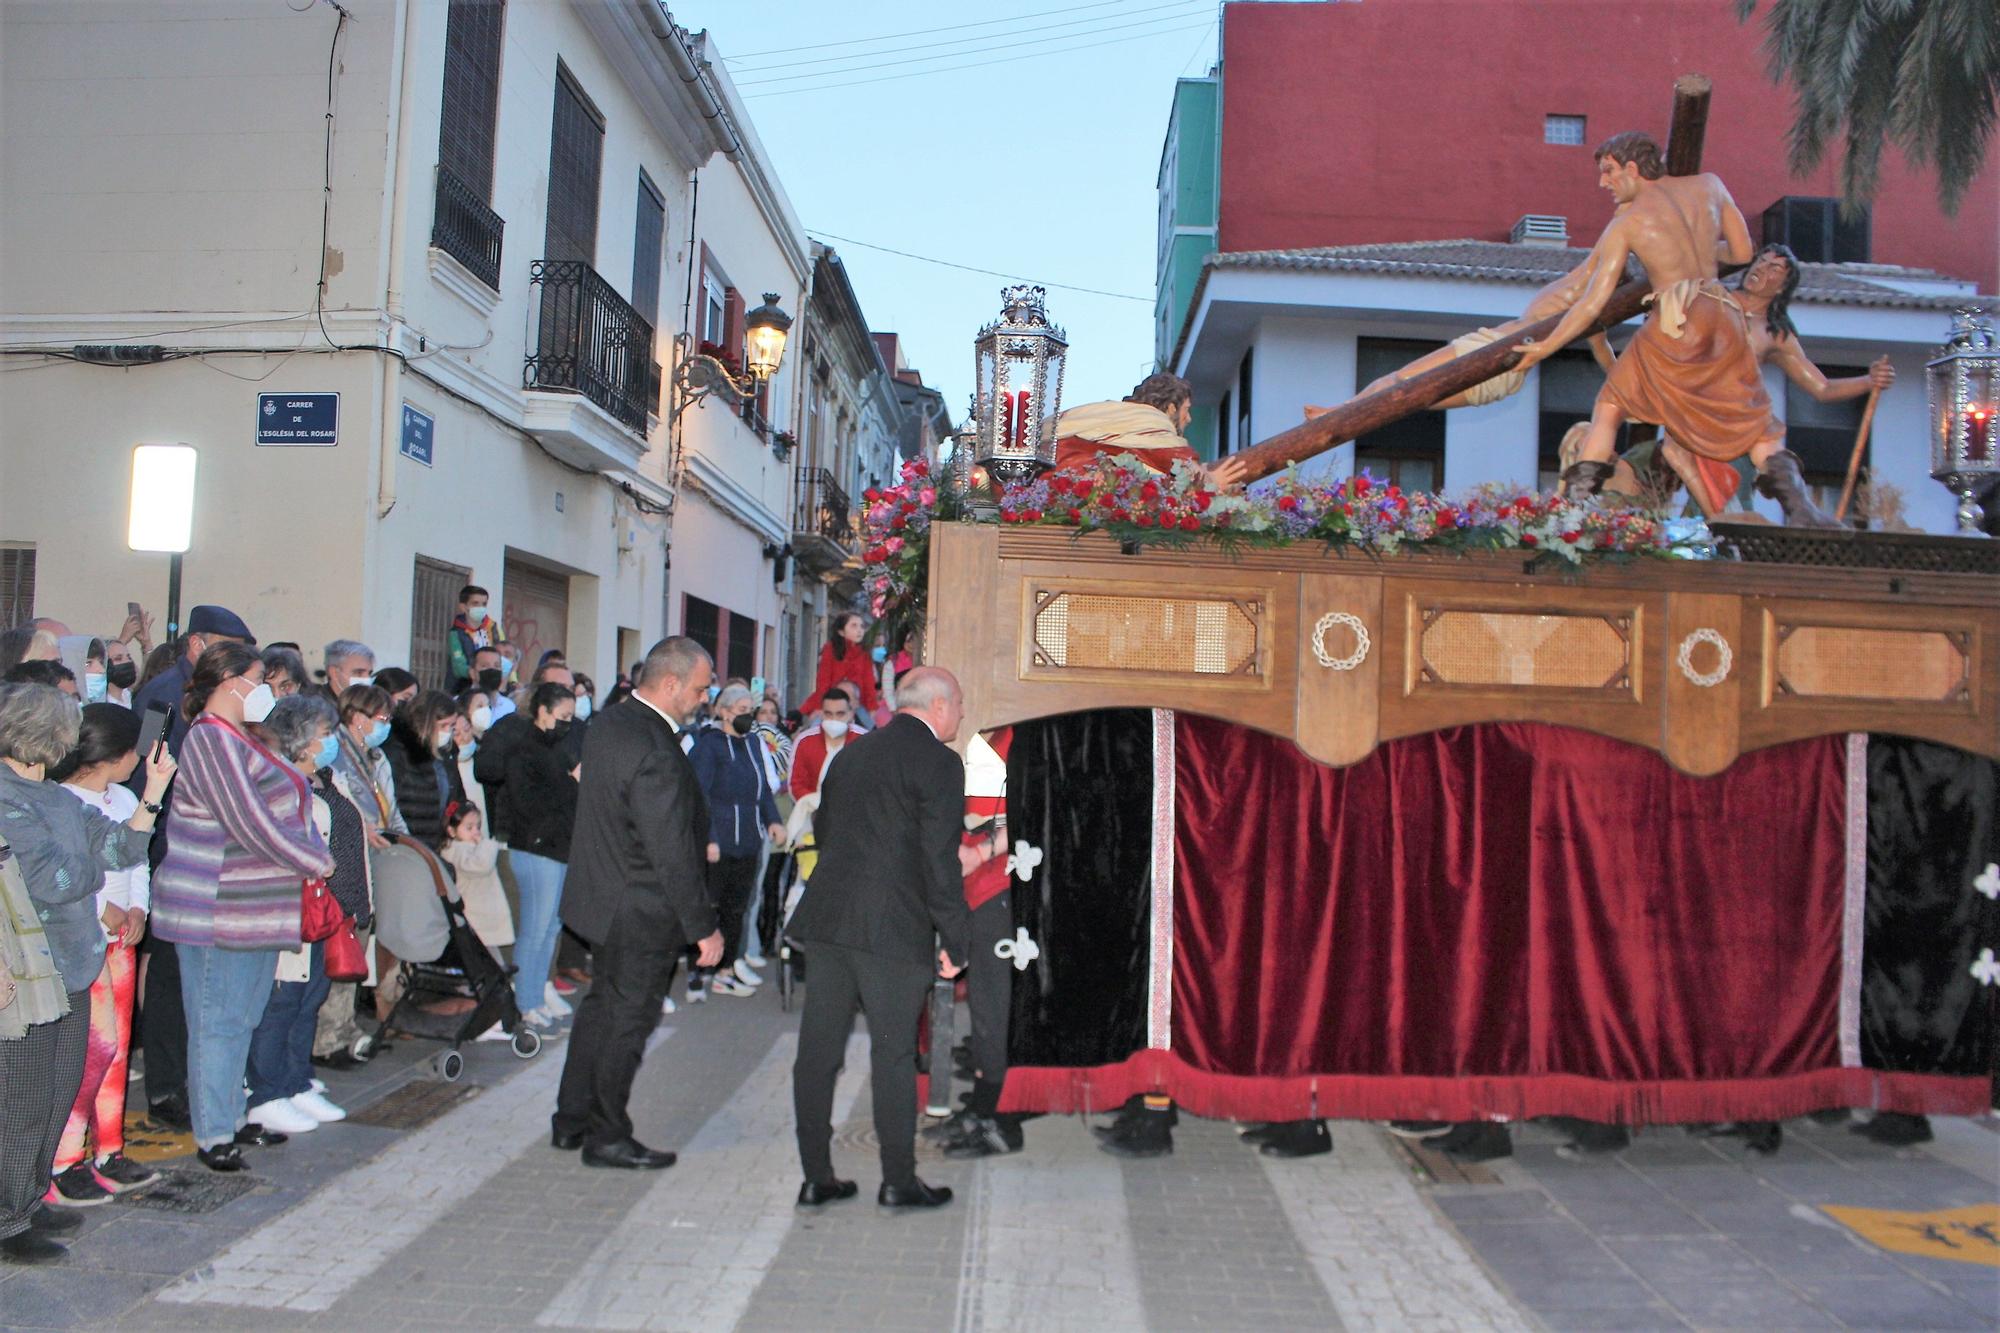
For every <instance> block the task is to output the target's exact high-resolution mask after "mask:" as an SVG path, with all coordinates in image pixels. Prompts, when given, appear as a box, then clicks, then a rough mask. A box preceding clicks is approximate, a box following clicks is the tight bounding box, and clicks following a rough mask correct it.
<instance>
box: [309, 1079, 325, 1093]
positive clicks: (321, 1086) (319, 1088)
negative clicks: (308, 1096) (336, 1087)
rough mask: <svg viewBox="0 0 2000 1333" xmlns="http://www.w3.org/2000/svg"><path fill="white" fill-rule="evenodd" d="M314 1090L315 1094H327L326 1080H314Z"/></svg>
mask: <svg viewBox="0 0 2000 1333" xmlns="http://www.w3.org/2000/svg"><path fill="white" fill-rule="evenodd" d="M312 1090H313V1091H314V1092H325V1091H326V1080H325V1079H323V1078H316V1079H314V1080H312Z"/></svg>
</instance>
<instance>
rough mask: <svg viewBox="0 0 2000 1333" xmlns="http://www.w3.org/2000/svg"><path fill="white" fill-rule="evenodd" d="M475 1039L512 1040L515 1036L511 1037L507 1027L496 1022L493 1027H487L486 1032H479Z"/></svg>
mask: <svg viewBox="0 0 2000 1333" xmlns="http://www.w3.org/2000/svg"><path fill="white" fill-rule="evenodd" d="M473 1040H474V1041H512V1040H513V1038H512V1037H509V1036H508V1035H507V1029H506V1028H503V1027H501V1026H500V1025H499V1024H498V1023H495V1024H494V1025H493V1026H492V1027H490V1028H488V1029H486V1031H484V1032H482V1033H480V1034H479V1035H478V1036H476V1037H474V1038H473Z"/></svg>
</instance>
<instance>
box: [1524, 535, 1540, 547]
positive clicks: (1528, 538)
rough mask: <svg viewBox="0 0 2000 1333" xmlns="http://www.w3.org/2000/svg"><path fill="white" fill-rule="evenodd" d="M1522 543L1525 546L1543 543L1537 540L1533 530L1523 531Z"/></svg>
mask: <svg viewBox="0 0 2000 1333" xmlns="http://www.w3.org/2000/svg"><path fill="white" fill-rule="evenodd" d="M1521 545H1523V546H1539V545H1541V543H1540V542H1538V541H1536V540H1535V534H1534V533H1532V532H1524V533H1522V534H1521Z"/></svg>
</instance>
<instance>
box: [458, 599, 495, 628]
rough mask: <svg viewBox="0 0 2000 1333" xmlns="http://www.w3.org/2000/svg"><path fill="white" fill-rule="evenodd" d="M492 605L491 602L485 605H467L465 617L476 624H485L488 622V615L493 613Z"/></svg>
mask: <svg viewBox="0 0 2000 1333" xmlns="http://www.w3.org/2000/svg"><path fill="white" fill-rule="evenodd" d="M492 605H493V604H492V603H491V602H489V603H487V604H486V605H485V606H473V607H467V608H466V612H465V618H466V619H467V620H469V621H471V622H472V623H473V624H475V625H483V624H485V623H486V617H488V616H490V615H492V614H493V610H492Z"/></svg>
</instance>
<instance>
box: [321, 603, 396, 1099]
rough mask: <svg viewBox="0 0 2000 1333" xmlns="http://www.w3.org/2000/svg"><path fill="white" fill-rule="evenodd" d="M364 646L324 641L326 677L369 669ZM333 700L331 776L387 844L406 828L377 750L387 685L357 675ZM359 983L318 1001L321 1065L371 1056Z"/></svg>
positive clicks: (373, 834)
mask: <svg viewBox="0 0 2000 1333" xmlns="http://www.w3.org/2000/svg"><path fill="white" fill-rule="evenodd" d="M341 645H345V651H344V653H343V654H340V655H337V654H336V653H335V649H336V648H337V647H340V646H341ZM367 651H368V650H367V649H366V648H364V647H362V646H361V645H360V644H357V643H351V642H349V641H348V640H345V639H341V640H336V641H335V642H334V643H331V644H328V645H327V649H326V659H327V662H328V663H329V667H328V672H327V675H328V679H329V680H332V679H334V678H335V677H336V676H337V675H339V674H340V673H341V672H345V671H347V670H348V669H349V668H355V667H366V668H368V669H370V670H371V671H372V669H373V666H374V660H375V659H374V658H373V657H372V656H371V657H368V658H367V659H366V660H365V661H364V660H363V659H362V657H361V654H364V653H366V652H367ZM336 662H337V663H339V664H340V666H339V668H338V669H337V670H336V669H335V668H334V667H333V666H332V665H331V664H333V663H336ZM334 706H335V707H336V708H338V709H339V710H340V725H339V726H338V727H337V728H335V729H334V733H333V734H334V741H335V745H334V750H335V753H334V759H333V763H332V764H331V765H329V767H330V768H331V769H332V770H333V779H334V781H335V783H337V784H338V785H339V787H340V789H341V791H343V792H345V793H346V795H347V799H348V800H350V801H352V802H353V803H354V808H355V809H357V810H359V811H360V812H361V824H362V833H363V836H364V838H365V839H366V841H367V844H368V846H369V847H371V848H382V847H387V846H388V845H389V839H390V838H392V837H395V836H398V835H401V834H404V833H407V832H409V828H408V826H407V825H405V824H404V823H403V812H402V811H401V810H399V809H397V808H396V779H395V775H394V773H393V772H392V771H391V770H390V767H389V760H388V758H387V757H386V756H385V755H383V753H382V750H381V746H382V745H383V744H384V743H385V742H387V741H388V739H389V722H390V715H391V713H392V711H393V709H394V704H393V703H392V702H391V701H390V699H389V692H388V691H387V690H385V689H382V688H380V687H378V686H376V685H372V684H369V683H368V682H367V681H365V680H360V681H357V683H355V684H351V685H348V686H346V687H345V688H343V689H342V690H341V691H340V693H339V694H338V696H336V697H335V700H334ZM367 916H368V914H367V912H366V911H362V912H357V913H355V919H356V920H358V921H361V922H362V923H363V924H364V925H366V924H367ZM361 944H362V947H363V948H364V949H366V948H367V947H368V944H369V939H368V935H367V933H366V931H364V932H363V933H362V936H361ZM358 989H359V983H357V982H352V981H342V982H338V983H336V984H335V985H334V986H333V987H332V989H331V990H330V991H329V992H328V994H327V997H326V1002H325V1003H324V1004H323V1005H321V1006H320V1011H319V1028H318V1031H317V1032H316V1033H315V1034H314V1036H313V1053H312V1062H313V1063H314V1064H316V1065H319V1066H320V1067H321V1068H323V1069H355V1068H358V1067H360V1066H361V1065H364V1064H366V1063H367V1062H368V1061H370V1060H372V1059H374V1058H375V1038H374V1036H372V1035H371V1034H369V1033H367V1032H365V1031H363V1030H362V1028H361V1025H360V1024H359V1023H357V1022H355V1021H354V1001H355V996H356V995H357V994H358ZM381 989H382V988H380V987H378V988H377V993H376V1008H377V1012H378V1014H379V1013H386V1012H388V1010H387V1004H386V1002H385V1001H384V1000H383V997H382V995H381ZM390 998H392V999H393V997H390Z"/></svg>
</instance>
